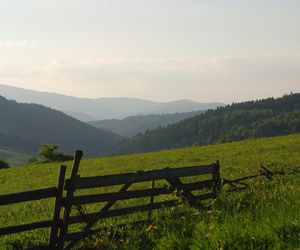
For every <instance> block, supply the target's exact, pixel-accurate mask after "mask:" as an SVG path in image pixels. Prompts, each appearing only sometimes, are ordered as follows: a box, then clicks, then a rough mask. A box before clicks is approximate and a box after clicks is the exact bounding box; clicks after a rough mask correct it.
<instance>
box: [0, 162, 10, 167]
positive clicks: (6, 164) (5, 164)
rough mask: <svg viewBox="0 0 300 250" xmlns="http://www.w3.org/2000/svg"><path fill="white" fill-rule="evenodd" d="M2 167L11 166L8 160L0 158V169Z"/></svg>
mask: <svg viewBox="0 0 300 250" xmlns="http://www.w3.org/2000/svg"><path fill="white" fill-rule="evenodd" d="M2 168H10V166H9V164H8V163H7V162H5V161H2V160H0V169H2Z"/></svg>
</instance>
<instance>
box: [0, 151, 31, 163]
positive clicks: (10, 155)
mask: <svg viewBox="0 0 300 250" xmlns="http://www.w3.org/2000/svg"><path fill="white" fill-rule="evenodd" d="M30 158H31V156H30V155H26V154H22V153H19V152H17V151H15V150H13V149H9V148H3V147H0V160H4V161H5V162H7V163H9V165H10V166H22V165H25V164H26V163H27V162H28V161H29V159H30Z"/></svg>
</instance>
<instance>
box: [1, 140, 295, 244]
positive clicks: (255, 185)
mask: <svg viewBox="0 0 300 250" xmlns="http://www.w3.org/2000/svg"><path fill="white" fill-rule="evenodd" d="M216 160H219V161H220V164H221V176H222V177H224V178H234V177H238V176H242V175H245V174H251V173H255V172H256V169H257V167H258V166H260V165H261V164H263V165H265V166H267V167H269V168H270V169H273V170H275V169H285V170H289V169H292V168H295V167H299V166H300V134H296V135H290V136H282V137H274V138H266V139H256V140H246V141H241V142H233V143H224V144H218V145H210V146H204V147H191V148H184V149H176V150H168V151H161V152H156V153H146V154H135V155H127V156H120V157H111V158H98V159H85V160H83V161H82V164H81V166H80V170H79V173H80V174H81V176H92V175H105V174H112V173H121V172H128V171H137V170H141V169H143V170H146V169H158V168H163V167H178V166H189V165H195V164H207V163H212V162H215V161H216ZM59 165H60V164H42V165H31V166H26V167H23V168H18V169H16V168H14V169H4V170H0V194H5V193H11V192H18V191H25V190H31V189H34V188H41V187H47V186H52V185H55V184H56V182H57V175H58V170H59ZM67 165H68V166H69V167H70V166H71V162H69V163H67ZM24 205H25V203H24V204H19V205H14V206H6V207H0V227H3V226H4V225H5V226H7V225H14V224H16V223H18V224H19V223H28V222H32V221H35V220H40V219H50V218H51V215H52V211H53V201H52V200H48V201H41V202H33V203H28V204H26V206H25V207H24ZM299 207H300V174H298V175H287V176H283V177H278V178H275V180H274V181H272V182H267V181H265V180H264V179H258V180H256V181H253V182H252V184H251V187H250V189H249V190H247V191H244V192H241V193H234V194H226V195H225V194H221V195H220V197H219V198H218V199H217V200H216V201H215V202H212V203H211V210H210V211H209V212H208V213H207V212H201V211H200V212H198V213H199V215H197V216H196V217H193V218H192V217H191V216H190V215H187V217H186V218H185V219H183V218H181V217H180V218H176V217H175V219H174V218H172V214H173V217H174V216H176V211H174V210H170V211H169V213H170V214H171V217H170V219H169V220H168V221H160V220H158V221H157V227H158V230H157V232H155V233H152V234H151V233H146V232H145V230H144V229H143V230H132V231H130V233H129V235H128V236H127V237H126V239H125V240H124V241H122V242H120V241H109V240H108V242H109V243H110V247H111V248H119V249H141V248H144V249H152V248H156V249H188V248H193V249H297V248H299V247H300V241H299V239H300V219H299V218H300V209H299ZM91 209H95V208H91ZM183 209H189V208H183ZM190 211H191V212H195V211H194V210H192V209H191V210H190ZM174 214H175V215H174ZM189 214H190V213H189ZM158 218H159V217H158ZM47 235H48V232H45V231H43V230H41V231H39V232H29V233H25V234H20V235H12V236H9V237H5V238H3V240H2V239H1V240H0V249H9V247H12V246H15V247H16V246H17V245H24V244H30V242H31V243H32V242H43V241H45V237H46V236H47ZM32 238H33V239H34V240H33V241H32ZM141 239H142V240H141ZM102 240H103V244H105V243H107V242H106V241H105V237H104V238H103V239H102ZM89 244H96V243H95V239H94V240H90V241H89ZM100 247H101V244H100ZM100 249H101V248H100Z"/></svg>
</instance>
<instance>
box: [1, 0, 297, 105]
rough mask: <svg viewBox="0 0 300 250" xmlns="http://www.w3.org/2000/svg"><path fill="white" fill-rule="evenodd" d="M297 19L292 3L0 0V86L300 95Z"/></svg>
mask: <svg viewBox="0 0 300 250" xmlns="http://www.w3.org/2000/svg"><path fill="white" fill-rule="evenodd" d="M299 13H300V1H299V0H294V1H293V0H248V1H246V0H184V1H182V0H1V1H0V84H8V85H13V86H19V87H24V88H30V89H35V90H43V91H50V92H58V93H64V94H69V95H76V96H84V97H112V96H130V97H139V98H146V99H152V100H160V101H168V100H174V99H193V100H198V101H203V102H208V101H223V102H227V103H230V102H232V101H240V100H247V99H256V98H261V97H267V96H280V95H282V94H284V93H289V92H291V91H293V92H300V14H299ZM0 94H1V93H0Z"/></svg>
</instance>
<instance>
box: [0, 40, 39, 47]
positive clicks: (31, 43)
mask: <svg viewBox="0 0 300 250" xmlns="http://www.w3.org/2000/svg"><path fill="white" fill-rule="evenodd" d="M38 43H39V42H38V41H37V40H0V46H4V47H35V46H37V45H38Z"/></svg>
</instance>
